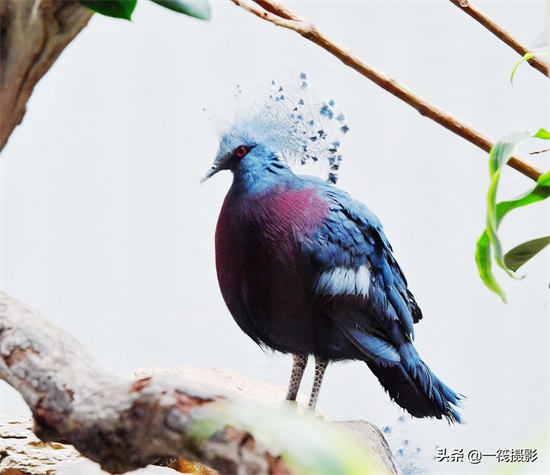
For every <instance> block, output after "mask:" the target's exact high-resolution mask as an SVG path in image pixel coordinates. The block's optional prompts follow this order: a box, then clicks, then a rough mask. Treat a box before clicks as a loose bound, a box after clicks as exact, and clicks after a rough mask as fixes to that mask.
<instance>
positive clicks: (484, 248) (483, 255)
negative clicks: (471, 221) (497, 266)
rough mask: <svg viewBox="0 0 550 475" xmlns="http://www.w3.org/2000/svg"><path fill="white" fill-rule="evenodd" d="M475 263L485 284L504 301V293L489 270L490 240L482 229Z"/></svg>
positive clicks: (490, 262) (490, 264) (490, 263)
mask: <svg viewBox="0 0 550 475" xmlns="http://www.w3.org/2000/svg"><path fill="white" fill-rule="evenodd" d="M476 263H477V268H478V271H479V276H480V277H481V279H482V280H483V282H484V283H485V285H486V286H487V287H488V288H489V289H491V290H492V291H493V292H495V293H496V294H498V295H499V296H500V298H501V299H502V301H503V302H506V295H505V294H504V291H503V290H502V287H501V286H500V285H499V283H498V282H497V280H496V279H495V276H494V275H493V272H492V270H491V267H492V261H491V241H490V240H489V236H488V235H487V231H483V234H482V235H481V237H480V238H479V240H478V241H477V246H476Z"/></svg>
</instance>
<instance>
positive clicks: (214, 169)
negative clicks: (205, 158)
mask: <svg viewBox="0 0 550 475" xmlns="http://www.w3.org/2000/svg"><path fill="white" fill-rule="evenodd" d="M219 171H220V168H218V167H217V166H216V164H214V165H212V168H210V169H209V170H208V171H207V172H206V173H205V174H204V175H203V176H202V177H201V183H204V182H205V181H206V180H208V179H209V178H210V177H211V176H214V175H215V174H216V173H218V172H219Z"/></svg>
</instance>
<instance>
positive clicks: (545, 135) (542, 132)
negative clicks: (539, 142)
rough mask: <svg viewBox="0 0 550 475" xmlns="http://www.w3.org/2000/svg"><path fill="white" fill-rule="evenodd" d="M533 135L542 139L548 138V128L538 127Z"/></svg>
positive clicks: (549, 135) (549, 137) (549, 138)
mask: <svg viewBox="0 0 550 475" xmlns="http://www.w3.org/2000/svg"><path fill="white" fill-rule="evenodd" d="M533 137H537V138H539V139H544V140H550V132H548V130H546V129H539V130H538V132H537V133H536V134H535V135H533Z"/></svg>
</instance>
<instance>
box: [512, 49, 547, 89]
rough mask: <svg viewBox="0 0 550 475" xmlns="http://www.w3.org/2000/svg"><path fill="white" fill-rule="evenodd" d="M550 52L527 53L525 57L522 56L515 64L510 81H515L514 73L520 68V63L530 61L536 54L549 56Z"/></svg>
mask: <svg viewBox="0 0 550 475" xmlns="http://www.w3.org/2000/svg"><path fill="white" fill-rule="evenodd" d="M549 54H550V53H548V52H544V53H525V54H524V55H523V58H521V59H520V60H519V61H518V62H517V63H516V64H515V66H514V69H512V74H510V82H511V83H512V84H513V83H514V75H515V74H516V70H517V69H518V67H519V65H520V64H521V63H524V62H525V61H529V60H530V59H533V58H534V57H536V56H548V55H549Z"/></svg>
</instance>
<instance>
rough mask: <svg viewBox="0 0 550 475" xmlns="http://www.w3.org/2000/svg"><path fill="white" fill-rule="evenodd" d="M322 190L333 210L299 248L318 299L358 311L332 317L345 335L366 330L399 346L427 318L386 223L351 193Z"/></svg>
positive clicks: (329, 188) (410, 336)
mask: <svg viewBox="0 0 550 475" xmlns="http://www.w3.org/2000/svg"><path fill="white" fill-rule="evenodd" d="M317 186H318V187H319V192H320V194H322V196H323V198H324V200H325V201H326V202H327V204H328V205H329V210H330V211H329V215H328V218H327V219H326V220H325V221H324V222H323V223H321V224H320V225H319V226H318V227H317V228H316V229H315V230H314V231H313V232H311V233H310V235H308V236H304V238H303V239H302V241H301V243H300V247H301V251H302V253H303V254H304V255H305V256H307V258H308V259H309V261H310V262H311V264H312V266H313V268H314V278H313V280H314V281H313V283H312V286H313V292H314V296H315V298H317V299H320V300H322V301H325V302H328V301H331V300H336V301H346V302H348V304H347V306H350V305H351V306H355V307H357V312H351V314H352V316H350V312H349V311H348V312H345V314H346V315H347V316H346V317H344V318H339V317H338V312H332V314H333V315H334V317H333V318H335V320H336V321H337V323H338V324H339V325H340V326H341V327H344V328H345V329H346V330H345V333H346V334H349V333H351V334H354V335H358V333H359V332H361V330H365V332H366V333H367V334H369V335H372V336H375V337H377V338H379V339H382V340H385V341H390V342H391V341H393V340H394V339H395V338H397V340H398V341H395V343H396V344H398V343H399V342H400V340H402V337H403V335H406V336H407V337H408V338H409V339H410V340H412V339H413V338H414V329H413V324H414V323H416V322H418V321H419V320H420V319H421V318H422V312H421V311H420V308H419V307H418V305H417V303H416V301H415V299H414V297H413V295H412V293H411V292H410V291H409V290H408V288H407V280H406V279H405V276H404V274H403V271H402V270H401V268H400V266H399V264H398V263H397V261H396V260H395V257H394V256H393V252H392V248H391V245H390V243H389V242H388V240H387V238H386V236H385V234H384V232H383V230H382V224H381V223H380V221H379V220H378V218H377V217H376V216H375V215H374V214H373V213H372V212H371V211H370V210H369V209H368V208H367V207H366V206H365V205H363V204H362V203H360V202H358V201H356V200H354V199H353V198H351V197H350V196H349V195H348V194H347V193H346V192H344V191H342V190H340V189H338V188H335V187H332V186H329V185H321V184H317ZM396 325H397V327H396ZM348 337H349V335H348ZM354 339H357V338H352V340H354ZM367 340H368V339H367ZM376 343H377V342H376ZM366 346H370V345H366Z"/></svg>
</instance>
